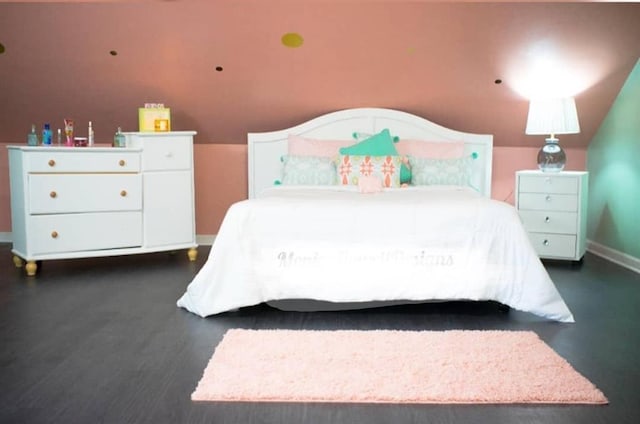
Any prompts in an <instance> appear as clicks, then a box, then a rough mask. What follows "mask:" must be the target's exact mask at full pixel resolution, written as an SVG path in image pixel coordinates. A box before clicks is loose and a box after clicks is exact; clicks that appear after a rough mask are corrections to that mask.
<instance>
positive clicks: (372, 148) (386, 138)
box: [340, 128, 411, 184]
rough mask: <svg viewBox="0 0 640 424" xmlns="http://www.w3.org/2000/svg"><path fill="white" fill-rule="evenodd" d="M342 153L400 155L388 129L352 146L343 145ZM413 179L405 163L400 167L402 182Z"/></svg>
mask: <svg viewBox="0 0 640 424" xmlns="http://www.w3.org/2000/svg"><path fill="white" fill-rule="evenodd" d="M340 154H341V155H355V156H399V155H398V151H397V150H396V146H394V145H393V137H391V134H390V133H389V130H388V129H386V128H385V129H384V130H382V131H380V132H379V133H377V134H374V135H372V136H371V137H369V138H367V139H364V140H362V141H361V142H360V143H356V144H354V145H352V146H348V147H341V148H340ZM410 181H411V170H409V168H408V167H407V166H406V165H405V164H404V163H403V164H402V166H401V167H400V184H404V183H408V182H410Z"/></svg>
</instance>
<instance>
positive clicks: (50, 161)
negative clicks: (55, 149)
mask: <svg viewBox="0 0 640 424" xmlns="http://www.w3.org/2000/svg"><path fill="white" fill-rule="evenodd" d="M48 163H49V166H56V161H55V160H53V159H49V162H48Z"/></svg>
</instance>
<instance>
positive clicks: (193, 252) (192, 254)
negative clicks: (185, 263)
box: [187, 247, 198, 262]
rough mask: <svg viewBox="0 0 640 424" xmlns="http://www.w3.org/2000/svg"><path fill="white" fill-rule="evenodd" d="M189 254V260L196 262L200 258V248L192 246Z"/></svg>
mask: <svg viewBox="0 0 640 424" xmlns="http://www.w3.org/2000/svg"><path fill="white" fill-rule="evenodd" d="M187 256H189V260H190V261H191V262H195V260H196V259H198V249H196V248H195V247H192V248H191V249H189V251H188V252H187Z"/></svg>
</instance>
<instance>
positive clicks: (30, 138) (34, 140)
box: [27, 124, 38, 146]
mask: <svg viewBox="0 0 640 424" xmlns="http://www.w3.org/2000/svg"><path fill="white" fill-rule="evenodd" d="M37 145H38V134H36V126H35V124H34V125H31V132H30V133H29V134H27V146H37Z"/></svg>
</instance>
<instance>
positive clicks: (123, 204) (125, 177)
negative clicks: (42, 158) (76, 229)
mask: <svg viewBox="0 0 640 424" xmlns="http://www.w3.org/2000/svg"><path fill="white" fill-rule="evenodd" d="M28 199H29V203H28V204H29V213H30V214H47V213H69V212H101V211H105V212H106V211H127V210H128V211H135V210H141V209H142V175H141V174H30V175H29V193H28Z"/></svg>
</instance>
